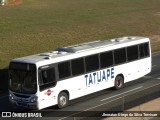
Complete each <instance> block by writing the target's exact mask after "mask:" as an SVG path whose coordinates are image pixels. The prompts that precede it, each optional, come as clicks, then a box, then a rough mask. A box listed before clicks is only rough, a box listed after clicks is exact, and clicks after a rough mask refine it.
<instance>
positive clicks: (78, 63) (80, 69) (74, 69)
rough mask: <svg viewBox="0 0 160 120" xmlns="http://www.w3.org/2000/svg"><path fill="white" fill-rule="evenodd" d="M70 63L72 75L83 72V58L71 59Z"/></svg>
mask: <svg viewBox="0 0 160 120" xmlns="http://www.w3.org/2000/svg"><path fill="white" fill-rule="evenodd" d="M71 65H72V75H79V74H82V73H84V59H83V58H78V59H74V60H72V61H71ZM77 67H78V68H77Z"/></svg>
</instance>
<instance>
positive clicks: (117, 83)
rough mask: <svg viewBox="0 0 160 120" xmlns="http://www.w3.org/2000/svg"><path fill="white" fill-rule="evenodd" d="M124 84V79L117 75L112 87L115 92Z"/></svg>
mask: <svg viewBox="0 0 160 120" xmlns="http://www.w3.org/2000/svg"><path fill="white" fill-rule="evenodd" d="M123 84H124V79H123V77H122V76H120V75H118V76H117V77H116V79H115V83H114V87H115V89H116V90H118V89H121V88H122V87H123Z"/></svg>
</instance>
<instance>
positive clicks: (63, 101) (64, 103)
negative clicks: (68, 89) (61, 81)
mask: <svg viewBox="0 0 160 120" xmlns="http://www.w3.org/2000/svg"><path fill="white" fill-rule="evenodd" d="M59 102H60V105H61V106H65V105H66V102H67V99H66V97H65V96H61V97H60V99H59Z"/></svg>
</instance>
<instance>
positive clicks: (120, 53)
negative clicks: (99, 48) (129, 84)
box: [114, 48, 126, 65]
mask: <svg viewBox="0 0 160 120" xmlns="http://www.w3.org/2000/svg"><path fill="white" fill-rule="evenodd" d="M114 62H115V65H117V64H121V63H124V62H126V49H125V48H120V49H116V50H114Z"/></svg>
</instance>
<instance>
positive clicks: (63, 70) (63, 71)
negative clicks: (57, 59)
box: [58, 61, 71, 79]
mask: <svg viewBox="0 0 160 120" xmlns="http://www.w3.org/2000/svg"><path fill="white" fill-rule="evenodd" d="M58 72H59V78H60V79H61V78H66V77H69V76H70V75H71V70H70V62H69V61H67V62H62V63H59V64H58Z"/></svg>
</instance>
